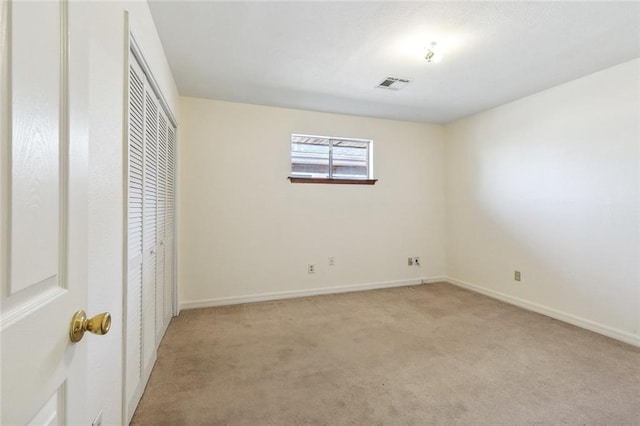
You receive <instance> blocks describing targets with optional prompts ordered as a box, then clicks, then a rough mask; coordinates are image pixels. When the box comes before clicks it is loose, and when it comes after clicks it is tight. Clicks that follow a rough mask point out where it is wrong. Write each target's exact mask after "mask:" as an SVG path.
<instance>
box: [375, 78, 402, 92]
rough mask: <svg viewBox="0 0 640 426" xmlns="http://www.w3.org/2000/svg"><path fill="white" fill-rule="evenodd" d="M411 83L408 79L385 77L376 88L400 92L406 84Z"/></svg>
mask: <svg viewBox="0 0 640 426" xmlns="http://www.w3.org/2000/svg"><path fill="white" fill-rule="evenodd" d="M409 83H411V80H409V79H408V78H402V77H387V78H385V79H384V80H382V82H380V84H378V85H377V86H376V87H377V88H378V89H389V90H400V89H402V88H403V87H405V86H406V85H407V84H409Z"/></svg>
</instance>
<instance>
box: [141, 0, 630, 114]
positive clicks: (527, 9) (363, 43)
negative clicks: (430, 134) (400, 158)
mask: <svg viewBox="0 0 640 426" xmlns="http://www.w3.org/2000/svg"><path fill="white" fill-rule="evenodd" d="M150 7H151V12H152V14H153V18H154V20H155V23H156V26H157V28H158V32H159V34H160V38H161V40H162V44H163V46H164V49H165V51H166V54H167V57H168V59H169V63H170V65H171V69H172V71H173V74H174V77H175V79H176V82H177V85H178V89H179V91H180V94H181V95H184V96H194V97H203V98H211V99H218V100H225V101H234V102H245V103H254V104H263V105H273V106H282V107H290V108H299V109H309V110H315V111H327V112H336V113H344V114H355V115H365V116H373V117H383V118H392V119H401V120H409V121H421V122H431V123H445V122H449V121H452V120H455V119H458V118H461V117H464V116H467V115H470V114H473V113H476V112H479V111H482V110H485V109H488V108H491V107H494V106H497V105H501V104H504V103H506V102H509V101H512V100H515V99H518V98H521V97H523V96H527V95H529V94H532V93H536V92H539V91H541V90H544V89H547V88H550V87H553V86H555V85H558V84H561V83H564V82H567V81H570V80H573V79H576V78H579V77H582V76H585V75H588V74H590V73H593V72H596V71H599V70H602V69H605V68H608V67H610V66H613V65H617V64H620V63H623V62H626V61H629V60H631V59H634V58H637V57H640V2H637V1H635V2H619V3H618V2H473V3H472V2H447V3H445V2H293V1H290V2H265V1H262V2H204V1H200V2H191V1H153V0H151V1H150ZM432 40H435V41H437V42H438V43H439V45H441V46H442V47H443V50H444V52H445V57H444V59H443V61H442V62H440V63H437V64H436V63H431V64H430V63H427V62H426V61H425V60H424V58H423V55H424V52H423V51H422V48H423V46H425V45H427V44H428V43H429V42H430V41H432ZM387 76H399V77H408V78H410V79H413V83H411V84H409V85H408V86H406V87H405V88H404V89H402V90H400V91H391V90H383V89H377V88H375V86H376V85H377V84H378V83H380V82H381V81H382V80H383V79H384V78H385V77H387ZM639 77H640V76H639Z"/></svg>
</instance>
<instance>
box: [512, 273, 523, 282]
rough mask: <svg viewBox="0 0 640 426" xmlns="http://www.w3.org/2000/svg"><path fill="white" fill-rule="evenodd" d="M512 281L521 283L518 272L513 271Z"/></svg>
mask: <svg viewBox="0 0 640 426" xmlns="http://www.w3.org/2000/svg"><path fill="white" fill-rule="evenodd" d="M513 279H514V280H516V281H522V276H521V275H520V271H513Z"/></svg>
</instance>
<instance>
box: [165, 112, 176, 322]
mask: <svg viewBox="0 0 640 426" xmlns="http://www.w3.org/2000/svg"><path fill="white" fill-rule="evenodd" d="M175 176H176V132H175V129H174V128H173V126H171V124H169V126H168V129H167V184H166V191H167V196H166V211H167V213H166V222H165V244H164V247H165V259H166V260H165V287H164V321H165V323H167V324H168V322H169V321H170V320H171V317H172V316H173V289H174V283H175V276H174V263H175V238H174V234H175V232H174V229H175V180H176V179H175Z"/></svg>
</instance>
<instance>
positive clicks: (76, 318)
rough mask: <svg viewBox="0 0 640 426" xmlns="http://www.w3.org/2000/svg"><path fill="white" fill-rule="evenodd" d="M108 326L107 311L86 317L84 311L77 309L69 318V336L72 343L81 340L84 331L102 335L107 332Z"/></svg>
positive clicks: (109, 321) (109, 324) (109, 319)
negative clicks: (89, 317)
mask: <svg viewBox="0 0 640 426" xmlns="http://www.w3.org/2000/svg"><path fill="white" fill-rule="evenodd" d="M110 328H111V314H110V313H109V312H103V313H101V314H98V315H96V316H95V317H93V318H91V319H87V314H86V313H85V312H84V311H78V312H76V313H75V314H73V318H71V327H70V328H69V338H70V339H71V341H72V342H73V343H76V342H79V341H80V340H82V337H84V332H85V331H88V332H89V333H93V334H99V335H102V334H107V333H108V332H109V329H110Z"/></svg>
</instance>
